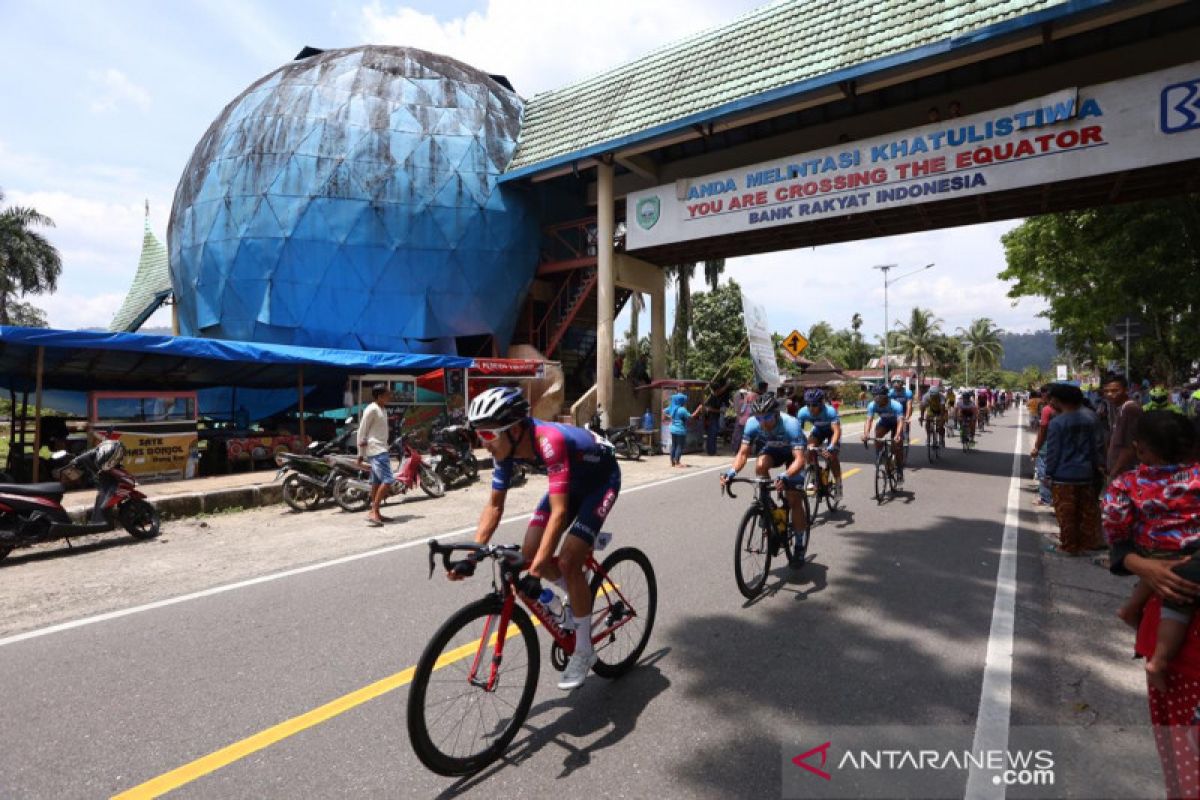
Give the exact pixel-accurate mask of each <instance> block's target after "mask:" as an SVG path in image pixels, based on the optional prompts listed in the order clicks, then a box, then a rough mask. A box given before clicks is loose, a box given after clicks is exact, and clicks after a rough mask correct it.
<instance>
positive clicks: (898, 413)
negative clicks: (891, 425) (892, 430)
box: [867, 400, 904, 420]
mask: <svg viewBox="0 0 1200 800" xmlns="http://www.w3.org/2000/svg"><path fill="white" fill-rule="evenodd" d="M867 416H868V417H873V416H874V417H879V418H880V419H881V420H884V419H896V418H898V417H902V416H904V406H902V405H900V401H899V400H888V402H887V405H885V406H880V405H879V404H878V403H877V402H876V401H874V400H872V401H871V403H870V405H868V406H867Z"/></svg>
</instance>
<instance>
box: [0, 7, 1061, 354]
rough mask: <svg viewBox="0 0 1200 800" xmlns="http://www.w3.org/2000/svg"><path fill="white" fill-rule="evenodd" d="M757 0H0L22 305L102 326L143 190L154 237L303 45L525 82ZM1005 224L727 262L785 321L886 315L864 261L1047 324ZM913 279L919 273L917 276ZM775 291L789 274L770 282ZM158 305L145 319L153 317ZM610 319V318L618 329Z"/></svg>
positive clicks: (588, 68) (987, 308)
mask: <svg viewBox="0 0 1200 800" xmlns="http://www.w3.org/2000/svg"><path fill="white" fill-rule="evenodd" d="M758 5H761V2H758V0H660V1H659V2H656V3H647V2H645V0H605V2H590V0H589V1H588V2H583V0H576V1H575V2H561V0H490V2H489V1H487V0H481V1H479V2H471V1H470V0H440V2H403V3H401V2H382V0H373V1H371V2H364V1H363V0H359V1H358V2H349V1H348V0H332V1H328V0H327V1H326V2H317V1H316V0H290V1H289V2H265V1H263V2H241V1H239V0H189V1H188V2H183V1H182V0H180V1H178V2H163V1H162V0H159V1H158V2H150V1H149V0H139V1H136V2H135V1H134V0H108V1H107V2H103V3H101V2H94V1H93V2H84V1H82V0H56V2H53V3H49V2H47V3H28V2H19V1H18V0H0V52H3V53H4V54H5V60H6V62H7V63H8V64H10V65H20V66H19V67H18V68H12V67H11V66H10V68H9V69H6V70H4V71H2V72H0V97H3V98H4V102H3V103H0V187H3V189H4V191H5V193H6V194H7V202H9V203H20V204H22V205H32V206H34V207H36V208H38V209H39V210H40V211H42V212H43V213H46V214H48V215H49V216H51V217H52V218H53V219H54V220H55V223H56V225H57V227H56V228H55V229H53V230H51V231H49V232H48V235H49V236H50V238H51V240H52V241H53V242H54V243H55V244H56V245H57V246H58V247H59V249H60V250H61V252H62V254H63V261H64V266H63V276H62V279H61V283H60V289H59V292H58V293H56V294H55V295H53V296H43V297H36V298H32V301H33V302H34V304H35V305H38V306H40V307H42V308H45V309H46V310H47V312H48V314H49V318H50V322H51V324H52V325H54V326H56V327H67V328H73V327H86V326H104V325H107V323H108V322H109V320H111V318H112V315H113V314H114V313H115V311H116V309H117V307H118V306H119V305H120V302H121V299H122V298H123V297H124V294H125V291H126V290H127V288H128V285H129V282H130V280H131V279H132V277H133V272H134V269H135V268H136V265H137V256H138V251H139V248H140V245H141V236H142V226H143V216H144V206H143V203H144V201H145V200H147V199H148V200H149V202H150V210H151V216H150V222H151V228H152V229H153V230H154V231H155V233H156V234H157V235H158V236H159V237H160V238H161V239H163V241H164V242H165V240H166V225H167V219H168V215H169V213H170V203H171V198H172V195H173V194H174V190H175V185H176V184H177V182H178V180H179V176H180V174H181V172H182V170H183V167H184V165H185V164H186V163H187V160H188V158H189V157H190V155H191V152H192V149H193V148H194V147H195V145H196V143H197V142H198V141H199V140H200V137H201V136H202V135H203V133H204V131H205V129H206V128H207V127H208V125H209V124H210V123H211V122H212V120H213V119H214V118H215V117H216V116H217V114H218V113H220V111H221V109H222V108H223V107H224V106H225V104H226V103H228V102H229V101H230V100H232V99H233V98H234V97H236V96H237V95H238V94H239V93H240V92H241V91H242V90H243V89H245V88H246V87H247V86H248V85H249V84H250V83H252V82H253V81H255V80H257V79H258V78H259V77H261V76H262V75H264V74H266V73H267V72H270V71H271V70H273V69H275V68H276V67H278V66H279V65H281V64H283V63H285V62H286V61H288V60H290V59H291V58H292V57H293V56H294V55H295V54H296V52H297V51H299V50H300V48H301V47H303V46H304V45H306V44H308V45H313V46H316V47H326V48H328V47H343V46H352V45H357V44H364V43H379V44H402V45H411V46H415V47H420V48H423V49H427V50H433V51H435V52H441V53H445V54H447V55H451V56H454V57H457V58H460V59H462V60H464V61H467V62H468V63H471V64H472V65H474V66H477V67H479V68H481V69H484V70H486V71H489V72H499V73H504V74H506V75H508V76H509V77H510V79H511V80H512V82H513V85H514V86H515V87H516V88H517V90H518V92H520V93H521V94H523V95H526V96H528V95H531V94H533V93H535V92H537V91H543V90H546V89H551V88H555V87H557V86H561V85H563V84H565V83H568V82H571V81H573V80H577V79H579V78H582V77H585V76H586V75H588V74H591V73H594V72H597V71H600V70H603V69H607V68H609V67H612V66H615V65H617V64H620V63H623V62H625V61H628V60H629V59H632V58H635V57H637V56H638V55H641V54H642V53H645V52H647V51H649V50H651V49H653V48H655V47H657V46H660V45H662V44H664V43H666V42H669V41H672V40H674V39H678V38H680V37H683V36H686V35H688V34H690V33H692V32H694V31H697V30H700V29H703V28H706V27H710V26H712V25H717V24H721V23H724V22H727V21H729V20H731V19H733V18H734V17H736V16H737V15H738V14H740V13H743V12H744V11H747V10H749V9H751V8H754V7H755V6H758ZM1013 226H1014V223H1001V224H994V225H985V226H975V227H971V228H960V229H955V230H950V231H939V232H931V233H922V234H913V235H910V236H904V237H894V238H890V239H878V240H873V241H869V242H861V243H855V244H847V245H837V246H830V247H823V248H817V249H815V250H812V249H810V250H799V251H790V252H787V253H774V254H770V255H765V256H754V257H748V258H743V259H737V260H734V261H731V262H730V265H729V269H728V270H727V274H729V275H731V276H732V277H733V278H735V279H736V280H738V281H739V282H740V283H742V285H743V286H744V287H745V288H746V289H747V291H748V293H749V294H751V295H753V296H755V297H756V298H758V301H759V302H762V303H763V304H765V305H766V306H767V307H768V312H769V313H770V316H771V321H772V324H773V325H775V326H776V327H777V328H778V329H780V330H781V331H783V332H786V331H788V330H791V328H793V327H799V328H807V327H808V326H809V325H811V324H812V323H813V322H815V321H817V320H818V319H827V320H829V321H831V322H833V323H834V324H835V325H837V326H839V327H840V326H844V325H847V324H848V323H849V319H850V316H851V315H852V314H853V313H854V312H855V311H858V312H861V313H862V314H863V316H864V318H865V319H866V323H867V327H868V328H870V329H878V328H881V327H882V322H883V319H882V316H883V311H882V302H883V292H882V284H881V283H880V280H879V274H878V273H877V272H874V271H872V270H871V268H870V267H871V265H873V264H877V263H889V262H895V263H899V264H901V266H902V267H907V266H909V265H911V266H914V267H919V266H921V265H922V264H924V263H928V262H929V261H935V262H937V263H938V266H937V267H936V268H935V269H934V270H931V271H930V272H928V273H925V275H923V276H921V278H920V279H917V278H914V279H910V280H908V281H902V282H900V283H899V284H897V285H896V286H895V287H893V289H892V290H891V298H890V299H891V306H892V309H891V310H892V317H893V319H895V318H897V317H900V316H904V315H905V314H906V313H907V309H908V308H909V307H911V305H912V304H914V303H920V304H921V305H923V306H926V307H931V308H933V309H934V310H935V312H936V313H937V314H938V315H939V316H941V317H942V318H943V320H944V321H945V323H946V325H947V327H948V328H950V329H953V328H954V327H956V326H958V325H965V324H966V323H967V322H969V320H970V318H972V317H977V316H990V317H992V318H993V319H994V320H996V321H997V322H998V323H999V324H1000V325H1002V326H1004V327H1006V328H1009V329H1011V330H1031V329H1035V328H1041V327H1044V325H1043V324H1042V322H1041V321H1040V320H1038V319H1037V318H1036V317H1035V315H1036V312H1037V311H1038V310H1040V309H1041V305H1040V304H1037V303H1031V302H1028V301H1022V303H1021V304H1020V305H1018V306H1016V307H1015V308H1014V307H1013V306H1012V304H1011V302H1010V301H1009V300H1008V299H1007V298H1006V297H1005V296H1004V293H1005V290H1006V288H1005V286H1004V285H1003V283H1002V282H1000V281H998V280H996V279H995V274H996V273H997V272H998V271H999V270H1000V269H1002V268H1003V265H1004V257H1003V250H1002V248H1001V247H1000V244H999V237H1000V235H1001V234H1002V233H1003V232H1004V231H1005V230H1008V229H1010V228H1011V227H1013ZM926 276H928V277H926ZM781 286H789V287H795V290H794V291H793V292H781V291H780V290H779V289H780V287H781ZM162 319H163V316H162V315H159V316H157V317H156V318H155V319H154V320H153V321H152V323H151V324H155V323H159V322H161V321H162ZM618 329H620V328H618Z"/></svg>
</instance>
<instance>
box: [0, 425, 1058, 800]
mask: <svg viewBox="0 0 1200 800" xmlns="http://www.w3.org/2000/svg"><path fill="white" fill-rule="evenodd" d="M851 428H852V429H851V431H850V433H851V434H852V435H853V434H855V433H857V432H858V430H859V424H857V423H856V424H854V425H853V426H851ZM1016 434H1017V421H1016V417H1015V415H1013V414H1010V415H1009V416H1008V417H1007V418H1006V419H1004V420H1003V421H1002V422H1001V424H1000V425H999V426H998V427H997V428H996V429H995V430H993V431H992V432H990V433H988V434H987V435H986V436H984V437H983V439H982V442H981V447H980V449H979V451H977V452H975V453H971V454H963V453H961V452H957V451H955V452H950V453H947V454H946V457H945V458H944V459H943V460H942V461H941V462H940V463H939V464H938V465H936V466H932V467H931V466H927V465H926V464H925V463H924V462H925V454H924V450H923V448H919V447H914V448H913V451H912V453H913V464H914V466H915V467H918V468H915V469H910V470H909V475H908V480H907V483H906V486H905V487H904V489H905V492H904V493H903V494H901V495H900V496H898V497H896V498H894V499H893V500H891V501H890V502H888V503H885V504H883V505H878V504H876V502H875V501H874V500H873V499H872V498H871V497H870V495H871V492H872V485H871V467H870V465H869V463H868V454H867V453H866V451H865V450H864V449H863V448H862V447H861V445H859V444H857V443H854V444H851V445H849V446H847V447H846V449H845V455H844V460H845V463H846V469H847V470H849V469H852V468H854V467H861V468H863V469H862V471H861V472H859V473H858V474H855V475H853V476H851V477H849V478H848V479H847V481H846V505H847V510H846V511H844V512H842V513H841V514H839V515H838V516H836V517H835V518H832V519H829V520H826V521H824V522H823V523H821V524H818V525H817V526H816V527H815V528H814V534H813V544H812V547H811V551H810V554H811V556H812V561H811V563H810V564H808V565H807V566H806V567H805V568H804V569H803V570H800V571H794V570H791V569H789V568H787V567H786V566H783V565H776V569H775V570H774V571H773V575H772V577H771V579H770V581H769V583H768V590H767V592H766V593H765V594H764V595H763V596H762V597H760V598H758V599H757V600H756V601H753V602H747V601H745V600H744V599H743V598H742V596H741V595H740V594H739V593H738V592H737V588H736V586H735V585H734V580H733V574H732V562H733V537H734V534H735V529H736V525H737V523H738V521H739V519H740V517H741V514H742V513H743V512H744V510H745V506H746V503H747V501H748V497H749V493H748V492H747V493H745V494H741V495H740V498H739V499H738V500H736V501H734V500H729V499H725V498H722V497H721V496H720V494H719V492H718V490H717V483H716V474H715V472H712V471H707V472H704V473H700V472H699V471H692V472H689V473H687V474H684V475H681V476H680V477H678V478H675V479H672V480H670V481H668V482H665V483H658V484H651V485H647V486H642V487H638V489H636V490H634V491H628V492H626V493H624V494H623V495H622V497H621V499H620V501H619V502H618V504H617V506H616V509H615V510H614V512H613V513H612V515H611V516H610V518H609V524H608V526H607V527H608V529H609V530H611V531H612V532H613V533H614V537H615V538H614V543H613V545H612V547H618V546H621V545H627V544H628V545H635V546H637V547H639V548H641V549H642V550H644V551H645V552H646V553H647V554H648V555H649V556H650V558H651V560H652V561H653V563H654V566H655V570H656V573H657V578H658V585H659V606H658V618H657V621H656V623H655V628H654V634H653V636H652V638H651V641H650V644H649V646H648V648H647V650H646V654H645V656H644V658H643V662H642V664H641V665H640V667H639V668H637V669H635V670H634V671H632V672H631V673H629V674H628V675H627V676H625V677H624V678H622V679H620V680H619V681H615V682H609V681H606V680H603V679H600V678H598V677H596V676H594V675H593V676H592V677H591V678H589V680H588V682H587V683H586V684H585V685H584V687H583V688H582V689H580V690H579V691H577V692H575V693H572V694H566V693H563V692H560V691H558V690H557V689H556V688H555V686H554V683H555V682H556V680H557V677H558V673H556V672H554V671H553V670H552V669H550V668H549V665H548V661H547V662H544V665H543V669H542V673H541V684H540V686H539V688H538V692H537V696H536V699H535V702H534V707H533V711H532V713H531V715H530V717H529V720H528V722H527V723H526V726H525V728H524V729H523V730H522V732H521V733H520V734H519V735H518V737H517V739H516V741H515V742H514V744H513V746H512V748H511V750H510V753H509V757H508V758H507V759H506V760H504V761H502V762H500V763H498V764H496V765H495V766H493V767H492V768H490V769H488V770H487V771H485V772H484V773H483V774H481V775H479V776H475V777H473V778H470V779H466V780H458V781H455V780H451V779H446V778H441V777H438V776H436V775H433V774H431V773H429V772H427V771H426V770H425V769H424V768H423V767H422V766H421V765H420V764H419V763H418V762H417V760H416V758H415V757H414V756H413V754H412V752H411V748H410V746H409V743H408V738H407V733H406V730H405V724H404V714H405V703H406V700H407V696H408V688H407V687H406V685H405V682H404V680H403V675H402V673H403V671H404V670H405V669H406V668H408V667H411V666H412V665H414V664H415V663H416V660H417V658H418V656H419V654H420V652H421V649H422V648H423V646H424V645H425V643H426V641H427V640H428V638H429V636H430V635H431V634H432V632H433V631H434V630H435V629H436V628H437V626H438V625H439V624H440V623H441V622H442V621H443V620H444V619H445V618H446V617H448V616H449V615H450V614H451V613H452V612H453V611H454V610H456V609H457V608H459V607H461V606H462V605H464V604H466V603H467V602H469V601H471V600H474V599H476V598H478V597H480V596H482V595H483V594H484V592H485V589H486V580H485V579H484V578H483V577H482V575H481V576H477V577H476V578H475V579H474V580H472V581H469V582H467V583H465V584H450V583H448V582H447V581H445V580H443V579H441V578H440V577H435V579H434V580H432V581H430V580H427V579H426V550H425V547H424V546H423V545H420V544H417V545H415V546H412V547H408V548H405V549H400V550H396V551H393V552H388V553H383V554H380V555H378V556H376V557H371V558H365V559H360V560H356V561H351V562H348V563H341V564H338V565H335V566H331V567H329V568H327V569H318V570H313V571H309V572H304V573H302V574H297V575H292V576H290V577H286V578H283V579H280V580H274V581H269V582H265V583H260V584H257V585H252V586H247V587H245V588H241V589H238V590H235V591H229V592H225V593H221V594H216V595H213V596H207V597H201V598H199V599H196V600H192V601H189V602H184V603H179V604H176V605H170V606H167V607H163V608H155V609H150V610H146V611H143V612H140V613H136V614H131V615H129V616H124V617H120V618H117V619H110V620H105V621H102V622H98V623H96V624H91V625H84V626H81V627H77V628H73V629H70V630H65V631H61V632H57V633H53V634H51V635H47V636H41V637H36V638H31V639H28V640H24V641H17V642H14V643H11V644H6V645H5V646H2V647H0V680H2V681H3V683H4V685H5V686H7V687H9V692H8V693H7V697H6V700H5V704H4V719H5V724H3V725H0V796H2V797H5V798H23V797H44V798H50V797H53V798H74V797H81V798H95V797H108V796H112V795H116V794H119V793H121V792H123V791H126V790H130V789H134V790H135V793H134V794H132V795H131V796H153V795H154V793H155V791H158V790H163V789H172V790H173V791H172V793H171V796H172V797H206V798H212V797H219V798H242V797H245V798H263V797H344V796H354V797H431V796H436V795H439V794H442V793H456V792H463V791H465V792H468V793H470V794H472V795H479V796H497V797H513V796H520V797H529V798H540V797H551V796H563V795H564V793H567V792H569V793H576V794H577V793H581V792H585V791H586V792H591V793H595V792H599V793H600V794H602V795H604V796H611V797H648V796H655V795H657V796H661V797H778V796H780V792H781V780H782V776H781V769H782V768H783V767H782V766H781V757H782V756H783V755H784V754H785V753H787V752H790V751H789V748H793V749H794V748H795V746H796V745H797V744H798V743H800V742H802V741H811V740H812V738H813V736H819V735H820V733H819V732H820V731H821V730H823V729H826V728H831V727H833V726H853V725H881V724H905V725H929V726H970V727H973V726H974V725H975V719H976V714H977V712H978V710H979V707H980V692H981V686H982V683H983V674H984V661H985V657H986V653H987V646H988V638H989V632H990V631H991V627H992V617H993V604H994V601H995V597H996V581H997V568H998V565H999V560H1000V553H1001V544H1002V537H1003V530H1004V517H1005V512H1006V507H1007V505H1008V501H1009V494H1010V492H1009V489H1010V476H1011V472H1012V465H1013V450H1014V444H1015V436H1016ZM539 480H544V479H539ZM523 510H524V509H522V511H523ZM513 513H516V510H515V509H514V510H513ZM297 524H303V523H302V522H299V523H297ZM522 530H523V523H522V522H516V523H506V524H505V525H504V526H502V527H501V529H500V532H499V533H498V534H497V541H514V542H515V541H518V540H519V538H520V534H521V532H522ZM1020 542H1021V543H1020V545H1019V549H1018V551H1017V555H1016V558H1017V581H1018V582H1017V587H1016V594H1017V598H1018V602H1017V618H1016V638H1017V641H1018V648H1017V658H1016V661H1015V663H1014V668H1013V678H1012V680H1013V699H1012V713H1013V717H1014V720H1017V721H1022V722H1035V723H1036V722H1046V721H1047V720H1048V718H1047V716H1046V713H1045V708H1046V705H1047V692H1048V691H1049V689H1048V687H1047V685H1046V674H1047V670H1046V669H1045V665H1044V664H1043V663H1042V661H1041V656H1040V655H1039V654H1040V653H1042V649H1041V648H1040V647H1039V646H1038V642H1039V637H1041V636H1042V632H1041V629H1040V627H1041V626H1040V618H1039V616H1038V598H1039V593H1040V591H1041V589H1040V587H1039V586H1038V585H1037V581H1038V576H1039V574H1040V570H1039V569H1038V568H1037V566H1036V564H1037V562H1038V560H1039V555H1038V553H1037V550H1036V547H1037V541H1036V537H1033V538H1028V539H1022V540H1020ZM540 635H541V636H542V644H543V653H545V652H546V651H547V649H548V648H547V646H546V642H547V639H546V637H545V635H544V633H542V634H540ZM1023 653H1024V654H1028V657H1025V656H1023V655H1022V654H1023ZM380 681H385V683H384V684H383V685H382V686H378V687H377V688H376V690H375V691H374V692H373V694H377V695H378V696H374V697H373V698H372V699H368V700H365V701H362V697H361V694H360V695H358V696H354V697H352V698H351V701H350V702H348V703H347V705H348V706H350V707H349V708H348V709H347V710H344V711H342V713H333V712H338V711H341V709H333V710H332V712H331V713H328V714H325V715H323V716H327V717H328V718H327V719H322V720H313V719H311V718H301V719H300V720H296V719H295V718H297V717H299V716H300V715H304V714H306V713H307V712H311V711H312V710H313V709H317V708H319V707H322V706H324V705H325V704H328V703H330V701H334V700H336V699H338V698H342V697H343V696H345V695H348V694H351V693H354V692H356V691H358V690H361V689H363V687H368V686H370V685H372V684H375V683H377V682H380ZM393 687H395V688H393ZM354 700H358V701H360V702H357V703H355V702H354ZM288 721H292V722H288ZM280 723H286V724H285V725H284V726H283V727H278V726H280ZM268 730H270V731H271V732H272V733H271V738H272V739H273V740H274V739H278V740H277V741H271V742H270V743H267V744H266V745H265V746H262V747H261V748H259V745H260V744H262V742H261V741H255V740H251V742H250V743H246V741H245V740H247V738H248V737H253V736H255V735H256V734H260V732H263V731H268ZM230 745H235V747H234V748H233V749H232V750H225V751H224V752H223V754H222V756H221V757H220V758H219V759H218V760H216V761H208V762H201V763H200V764H199V765H196V766H192V767H186V768H185V769H184V770H183V771H177V770H179V768H181V767H185V765H189V764H193V762H196V760H197V759H202V758H203V757H206V756H209V755H210V754H214V753H219V752H222V751H223V749H224V748H228V747H229V746H230ZM213 767H216V768H215V769H212V771H209V770H210V769H211V768H213ZM173 771H175V772H173ZM163 775H167V776H168V778H166V779H165V780H164V782H162V783H159V784H150V785H147V782H148V781H152V780H153V779H156V778H158V777H159V776H163ZM138 787H141V789H140V790H139V789H138ZM138 791H141V792H143V793H142V794H137V792H138Z"/></svg>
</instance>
